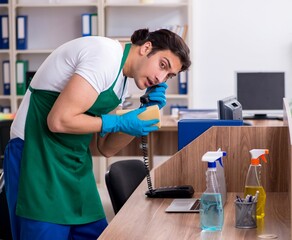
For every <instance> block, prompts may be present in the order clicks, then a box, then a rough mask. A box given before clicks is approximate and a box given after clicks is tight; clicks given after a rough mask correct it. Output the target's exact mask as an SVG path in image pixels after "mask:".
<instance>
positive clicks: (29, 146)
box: [16, 44, 131, 224]
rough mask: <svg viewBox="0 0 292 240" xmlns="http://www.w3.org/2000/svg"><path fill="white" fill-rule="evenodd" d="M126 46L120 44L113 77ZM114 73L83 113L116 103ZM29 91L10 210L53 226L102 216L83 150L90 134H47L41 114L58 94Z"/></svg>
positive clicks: (89, 160) (44, 115)
mask: <svg viewBox="0 0 292 240" xmlns="http://www.w3.org/2000/svg"><path fill="white" fill-rule="evenodd" d="M130 47H131V45H130V44H127V45H126V47H125V50H124V54H123V58H122V61H121V65H120V69H119V73H118V76H119V74H120V72H121V70H122V68H123V66H124V64H125V61H126V58H127V56H128V53H129V50H130ZM118 76H117V77H116V79H115V81H114V83H113V84H112V85H111V87H110V88H109V89H108V90H106V91H104V92H101V93H100V94H99V96H98V98H97V100H96V101H95V103H94V104H93V106H92V107H91V108H90V109H89V110H88V112H86V114H88V115H92V116H100V115H101V114H107V113H109V112H110V111H112V110H113V109H115V108H116V107H117V106H118V105H119V104H120V103H121V99H119V98H118V97H117V96H116V94H115V92H114V90H113V88H114V86H115V84H116V81H117V79H118ZM125 82H126V80H125ZM125 82H124V88H125ZM30 91H31V92H32V93H31V96H30V104H29V109H28V113H27V118H26V123H25V143H24V150H23V155H22V160H21V172H20V180H19V192H18V200H17V207H16V214H17V215H19V216H22V217H25V218H29V219H33V220H37V221H44V222H51V223H57V224H84V223H89V222H93V221H97V220H99V219H102V218H104V217H105V214H104V210H103V207H102V203H101V200H100V197H99V194H98V191H97V187H96V182H95V179H94V174H93V171H92V156H91V153H90V150H89V144H90V141H91V139H92V135H93V134H81V135H75V134H64V133H53V132H51V131H50V130H49V129H48V126H47V115H48V114H49V112H50V110H51V108H52V106H53V104H54V102H55V101H56V99H57V98H58V96H59V94H60V93H58V92H53V91H46V90H36V89H32V88H31V87H30ZM123 91H124V89H123Z"/></svg>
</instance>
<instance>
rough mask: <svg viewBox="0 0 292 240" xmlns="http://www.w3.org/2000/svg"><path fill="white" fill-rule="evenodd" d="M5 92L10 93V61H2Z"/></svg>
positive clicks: (5, 93)
mask: <svg viewBox="0 0 292 240" xmlns="http://www.w3.org/2000/svg"><path fill="white" fill-rule="evenodd" d="M2 79H3V94H4V95H10V62H9V61H8V60H5V61H3V62H2Z"/></svg>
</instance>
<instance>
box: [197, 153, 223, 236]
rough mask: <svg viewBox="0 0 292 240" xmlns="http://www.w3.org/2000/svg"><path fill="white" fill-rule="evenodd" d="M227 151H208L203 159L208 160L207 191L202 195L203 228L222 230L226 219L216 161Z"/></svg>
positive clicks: (201, 217) (201, 214)
mask: <svg viewBox="0 0 292 240" xmlns="http://www.w3.org/2000/svg"><path fill="white" fill-rule="evenodd" d="M224 154H226V153H225V152H221V151H217V152H207V153H205V154H204V155H203V157H202V161H203V162H208V169H207V171H206V183H207V187H206V191H205V192H204V193H203V194H202V196H201V204H200V222H201V229H202V230H208V231H221V230H222V226H223V220H224V213H223V205H222V196H221V193H220V191H219V184H218V181H217V175H216V161H217V160H218V159H219V158H221V157H223V155H224Z"/></svg>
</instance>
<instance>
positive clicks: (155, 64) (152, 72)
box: [134, 48, 182, 90]
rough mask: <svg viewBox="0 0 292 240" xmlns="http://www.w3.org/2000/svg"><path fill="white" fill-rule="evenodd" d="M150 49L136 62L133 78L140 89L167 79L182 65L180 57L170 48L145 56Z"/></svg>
mask: <svg viewBox="0 0 292 240" xmlns="http://www.w3.org/2000/svg"><path fill="white" fill-rule="evenodd" d="M150 51H151V48H150V49H149V50H146V51H145V54H143V55H142V56H141V58H140V59H139V61H138V62H137V64H136V71H135V74H134V79H135V82H136V85H137V86H138V88H139V89H141V90H143V89H146V88H148V87H151V86H153V85H157V84H159V83H162V82H165V81H167V80H168V79H169V78H171V77H174V76H175V75H176V74H177V73H178V72H179V71H180V70H181V67H182V64H181V62H180V59H179V58H178V57H177V56H176V55H174V54H173V53H172V52H171V51H170V50H165V51H158V52H156V53H155V54H153V55H150V56H147V55H148V54H149V52H150Z"/></svg>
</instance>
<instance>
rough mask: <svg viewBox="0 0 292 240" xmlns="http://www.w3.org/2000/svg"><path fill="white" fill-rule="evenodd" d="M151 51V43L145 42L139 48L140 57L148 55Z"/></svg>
mask: <svg viewBox="0 0 292 240" xmlns="http://www.w3.org/2000/svg"><path fill="white" fill-rule="evenodd" d="M151 50H152V43H151V42H150V41H148V42H145V43H144V44H143V45H142V46H141V48H140V54H141V55H148V54H149V53H150V52H151Z"/></svg>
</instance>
